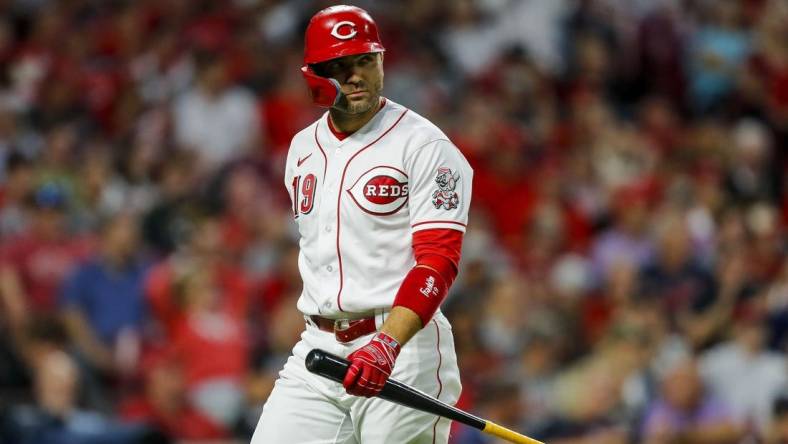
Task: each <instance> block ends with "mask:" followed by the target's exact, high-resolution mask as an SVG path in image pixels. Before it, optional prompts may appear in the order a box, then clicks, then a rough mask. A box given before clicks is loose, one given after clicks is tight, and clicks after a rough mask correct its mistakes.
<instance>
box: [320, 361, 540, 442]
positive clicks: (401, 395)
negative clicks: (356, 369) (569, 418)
mask: <svg viewBox="0 0 788 444" xmlns="http://www.w3.org/2000/svg"><path fill="white" fill-rule="evenodd" d="M348 367H350V363H349V362H348V361H347V360H346V359H344V358H340V357H339V356H336V355H333V354H331V353H328V352H327V351H325V350H321V349H319V348H315V349H312V351H310V352H309V354H307V356H306V368H307V369H308V370H309V371H310V372H312V373H315V374H317V375H320V376H323V377H324V378H328V379H330V380H332V381H336V382H338V383H340V384H341V383H342V380H343V379H344V378H345V373H347V369H348ZM378 398H381V399H385V400H387V401H391V402H395V403H397V404H400V405H404V406H405V407H410V408H414V409H416V410H421V411H422V412H428V413H432V414H434V415H438V416H442V417H444V418H448V419H451V420H453V421H459V422H461V423H463V424H465V425H468V426H471V427H473V428H475V429H478V430H481V431H482V432H484V433H487V434H489V435H493V436H497V437H499V438H503V439H505V440H507V441H509V442H513V443H517V444H544V443H542V442H541V441H537V440H535V439H533V438H529V437H527V436H525V435H521V434H519V433H517V432H515V431H514V430H510V429H507V428H506V427H503V426H500V425H498V424H496V423H494V422H492V421H489V420H485V419H482V418H479V417H478V416H474V415H472V414H470V413H468V412H465V411H463V410H460V409H458V408H456V407H454V406H451V405H449V404H446V403H445V402H443V401H440V400H438V399H436V398H433V397H432V396H430V395H428V394H426V393H424V392H422V391H420V390H417V389H415V388H413V387H411V386H409V385H407V384H404V383H402V382H400V381H397V380H396V379H391V378H389V380H388V381H386V385H385V386H384V387H383V390H382V391H381V392H380V394H379V395H378Z"/></svg>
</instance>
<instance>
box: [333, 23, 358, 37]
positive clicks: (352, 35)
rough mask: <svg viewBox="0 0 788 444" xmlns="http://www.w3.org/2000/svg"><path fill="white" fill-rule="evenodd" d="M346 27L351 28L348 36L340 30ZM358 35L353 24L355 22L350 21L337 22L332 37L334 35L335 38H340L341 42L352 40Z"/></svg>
mask: <svg viewBox="0 0 788 444" xmlns="http://www.w3.org/2000/svg"><path fill="white" fill-rule="evenodd" d="M344 26H349V27H350V32H348V33H346V34H342V33H340V32H339V30H340V29H341V28H342V27H344ZM356 34H357V32H356V24H355V23H353V22H349V21H343V22H337V24H335V25H334V27H333V28H331V35H333V36H334V37H336V38H338V39H340V40H348V39H352V38H353V37H355V36H356Z"/></svg>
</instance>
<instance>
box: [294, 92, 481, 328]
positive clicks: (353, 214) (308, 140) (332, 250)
mask: <svg viewBox="0 0 788 444" xmlns="http://www.w3.org/2000/svg"><path fill="white" fill-rule="evenodd" d="M328 119H329V117H328V112H326V113H325V114H324V115H323V117H322V118H320V119H319V120H318V121H316V122H315V123H313V124H312V125H310V126H309V127H307V128H306V129H304V130H302V131H301V132H299V133H298V134H296V136H295V137H294V138H293V141H292V143H291V145H290V151H289V152H288V155H287V165H286V171H285V186H286V187H287V189H288V191H289V194H290V198H291V202H292V210H293V216H294V217H295V220H296V222H297V224H298V231H299V233H300V235H301V239H300V254H299V257H298V266H299V270H300V272H301V277H302V279H303V282H304V288H303V292H302V293H301V297H300V298H299V300H298V309H299V310H301V312H303V313H304V314H307V315H313V314H314V315H318V314H319V315H321V316H326V317H335V318H340V317H342V316H343V314H347V313H368V312H372V311H373V310H376V309H386V308H390V307H391V306H392V304H393V302H394V297H395V296H396V294H397V290H398V289H399V287H400V284H401V283H402V280H403V279H404V278H405V276H406V275H407V273H408V272H409V271H410V269H411V268H413V266H414V265H415V258H414V254H413V249H412V242H411V239H412V237H411V236H412V233H413V232H415V231H418V230H426V229H431V228H450V229H455V230H460V231H463V232H464V231H465V226H466V223H467V219H468V208H469V206H470V202H471V182H472V179H473V171H472V170H471V167H470V166H469V165H468V162H467V161H466V160H465V158H464V157H463V155H462V154H461V153H460V151H459V150H458V149H457V147H455V146H454V144H452V143H451V141H449V139H448V137H447V136H446V135H445V134H444V133H443V132H442V131H441V130H440V129H438V127H436V126H435V125H433V124H432V123H431V122H429V121H428V120H427V119H425V118H423V117H421V116H420V115H418V114H416V113H415V112H413V111H411V110H408V109H407V108H405V107H403V106H401V105H399V104H397V103H394V102H392V101H391V100H385V103H384V104H383V106H382V108H381V109H380V111H378V113H377V114H376V115H375V116H374V117H373V118H372V119H371V120H370V121H369V122H368V123H367V124H366V125H365V126H364V127H362V128H361V129H359V130H358V131H356V132H355V133H353V134H352V135H350V136H348V137H347V138H345V139H344V140H341V141H340V140H339V139H337V137H336V136H335V135H334V134H333V133H332V132H331V129H330V128H329V123H328Z"/></svg>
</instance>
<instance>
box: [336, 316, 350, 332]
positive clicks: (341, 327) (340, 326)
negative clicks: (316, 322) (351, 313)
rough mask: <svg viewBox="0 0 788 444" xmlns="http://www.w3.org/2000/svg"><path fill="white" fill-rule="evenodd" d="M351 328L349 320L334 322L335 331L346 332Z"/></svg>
mask: <svg viewBox="0 0 788 444" xmlns="http://www.w3.org/2000/svg"><path fill="white" fill-rule="evenodd" d="M348 328H350V320H349V319H337V320H335V321H334V331H335V332H336V331H345V330H347V329H348Z"/></svg>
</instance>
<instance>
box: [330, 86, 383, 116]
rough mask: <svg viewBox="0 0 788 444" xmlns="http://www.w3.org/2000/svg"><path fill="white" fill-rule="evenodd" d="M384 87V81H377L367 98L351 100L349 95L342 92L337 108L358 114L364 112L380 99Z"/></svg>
mask: <svg viewBox="0 0 788 444" xmlns="http://www.w3.org/2000/svg"><path fill="white" fill-rule="evenodd" d="M382 89H383V81H382V80H380V81H378V82H376V84H375V86H374V87H373V88H371V89H370V91H369V92H370V96H369V98H367V99H366V100H360V101H350V100H348V98H347V96H345V95H344V94H342V96H341V97H340V99H339V103H338V104H337V105H336V108H337V109H339V110H340V111H342V112H343V113H345V114H350V115H356V114H364V113H366V112H367V111H369V110H370V109H372V108H373V107H374V106H377V104H378V103H379V101H380V91H381V90H382Z"/></svg>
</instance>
